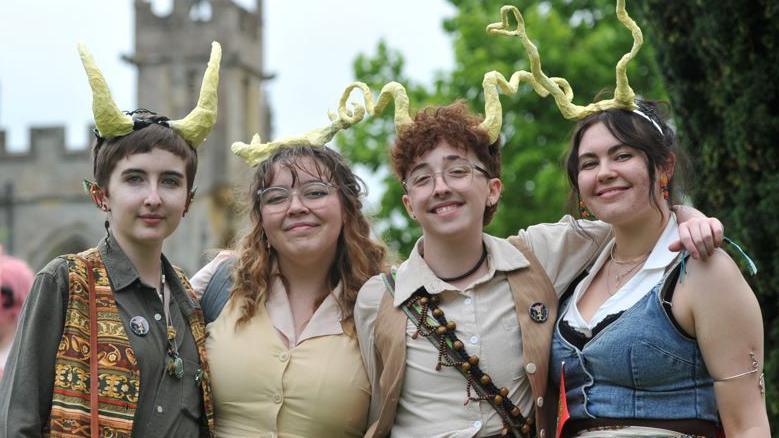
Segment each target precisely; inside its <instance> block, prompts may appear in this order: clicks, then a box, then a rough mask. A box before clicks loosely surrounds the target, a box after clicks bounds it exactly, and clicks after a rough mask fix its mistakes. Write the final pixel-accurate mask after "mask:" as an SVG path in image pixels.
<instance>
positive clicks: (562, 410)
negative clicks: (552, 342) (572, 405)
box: [555, 363, 571, 438]
mask: <svg viewBox="0 0 779 438" xmlns="http://www.w3.org/2000/svg"><path fill="white" fill-rule="evenodd" d="M559 400H560V401H559V403H558V404H557V433H556V434H555V437H556V438H560V437H561V436H562V435H563V427H565V422H566V421H568V419H569V418H571V414H570V413H569V412H568V401H567V400H566V399H565V363H563V366H562V367H561V369H560V399H559Z"/></svg>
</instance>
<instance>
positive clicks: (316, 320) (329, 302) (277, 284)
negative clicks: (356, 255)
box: [190, 251, 343, 348]
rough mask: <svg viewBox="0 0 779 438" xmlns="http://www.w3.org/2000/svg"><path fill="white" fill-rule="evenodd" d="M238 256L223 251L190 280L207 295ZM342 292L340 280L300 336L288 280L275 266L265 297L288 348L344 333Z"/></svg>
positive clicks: (268, 308) (199, 293)
mask: <svg viewBox="0 0 779 438" xmlns="http://www.w3.org/2000/svg"><path fill="white" fill-rule="evenodd" d="M234 256H235V253H234V252H233V251H221V252H220V253H219V254H217V255H216V257H214V259H213V260H211V261H210V262H209V263H207V264H206V265H205V266H203V267H202V268H201V269H200V270H199V271H198V272H197V273H196V274H195V275H194V276H192V278H191V279H190V284H191V285H192V288H193V289H194V290H195V293H196V294H197V295H198V296H201V295H203V292H204V291H205V290H206V287H207V286H208V283H209V281H211V277H213V276H214V272H216V269H217V268H218V267H219V265H221V264H222V263H224V262H225V261H226V260H227V259H229V258H231V257H234ZM341 293H342V288H341V283H340V282H339V283H338V285H337V286H336V287H335V289H333V290H332V291H331V292H330V294H329V295H328V296H327V298H325V300H324V301H323V302H322V304H321V305H320V306H319V307H318V308H317V309H316V311H315V312H314V314H313V315H312V316H311V319H310V320H309V321H308V324H306V327H305V328H304V329H303V332H301V333H300V336H299V337H296V335H295V322H294V319H293V318H292V306H290V303H289V297H288V296H287V292H286V289H285V287H284V283H283V282H282V281H281V277H280V276H279V275H278V266H274V276H273V282H272V283H271V288H270V293H269V294H268V297H267V299H266V300H265V310H266V311H267V312H268V316H269V317H270V319H271V321H272V322H273V327H274V328H275V329H276V331H277V332H278V334H279V336H281V338H282V340H283V341H284V342H285V343H286V344H287V347H288V348H292V347H294V346H296V345H298V344H299V343H301V342H303V341H305V340H306V339H311V338H315V337H318V336H330V335H340V334H343V327H342V326H341V308H340V307H339V306H338V301H337V300H338V299H340V297H341Z"/></svg>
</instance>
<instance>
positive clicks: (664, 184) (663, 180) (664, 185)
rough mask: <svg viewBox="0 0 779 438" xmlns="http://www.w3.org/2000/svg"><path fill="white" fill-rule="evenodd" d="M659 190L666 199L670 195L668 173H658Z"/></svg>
mask: <svg viewBox="0 0 779 438" xmlns="http://www.w3.org/2000/svg"><path fill="white" fill-rule="evenodd" d="M659 183H660V192H661V193H662V194H663V199H665V200H666V201H667V200H668V198H670V197H671V194H670V193H669V192H668V175H666V174H662V175H660V181H659Z"/></svg>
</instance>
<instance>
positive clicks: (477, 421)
mask: <svg viewBox="0 0 779 438" xmlns="http://www.w3.org/2000/svg"><path fill="white" fill-rule="evenodd" d="M473 428H474V429H481V421H479V420H476V421H474V422H473Z"/></svg>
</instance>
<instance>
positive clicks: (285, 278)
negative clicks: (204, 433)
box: [193, 146, 386, 436]
mask: <svg viewBox="0 0 779 438" xmlns="http://www.w3.org/2000/svg"><path fill="white" fill-rule="evenodd" d="M361 195H362V189H361V185H360V182H359V180H358V178H357V177H356V176H355V175H354V173H352V171H351V169H350V168H349V166H348V165H347V164H346V163H345V162H344V161H343V159H342V158H341V156H340V155H339V154H338V153H336V152H335V151H333V150H331V149H328V148H326V147H308V146H297V147H291V148H282V149H279V150H277V151H276V152H275V153H273V154H272V155H271V156H270V157H269V158H268V159H267V160H265V161H263V162H262V163H260V164H259V165H258V167H257V170H256V172H255V175H254V182H253V183H252V186H251V207H252V208H251V213H250V219H251V224H250V227H249V230H248V231H247V233H246V234H245V235H244V236H243V238H242V239H241V240H240V243H239V245H238V248H237V251H236V252H235V253H234V254H229V253H221V254H220V255H219V256H218V257H217V258H216V259H215V260H214V261H212V262H211V263H210V264H209V265H207V266H206V267H204V268H203V270H201V272H199V273H198V274H197V275H196V276H195V277H194V278H193V284H194V285H195V287H196V288H199V289H201V290H204V291H205V293H204V295H203V299H202V303H203V307H204V308H205V310H206V318H207V319H213V322H211V323H210V324H209V325H208V332H209V338H208V342H207V347H208V355H209V364H210V366H211V369H212V373H213V376H214V379H213V383H212V384H213V389H214V398H215V406H216V424H217V426H216V432H217V435H221V436H259V435H261V434H267V433H275V434H279V435H294V436H362V434H363V433H364V432H365V428H366V424H367V419H368V406H369V402H370V383H369V381H368V377H367V374H366V372H365V369H364V366H363V363H362V360H361V358H360V351H359V347H358V345H357V338H356V335H355V332H354V322H353V318H352V312H353V308H354V302H355V300H356V297H357V291H358V290H359V288H360V286H362V284H363V283H364V282H365V281H366V280H367V279H368V278H370V277H372V276H373V275H376V274H378V273H379V272H382V271H383V270H384V269H385V262H384V257H385V252H386V250H385V248H384V246H383V245H382V244H380V243H378V242H376V241H374V240H373V239H371V237H370V225H369V223H368V221H367V219H366V218H365V216H363V214H362V213H361V211H360V210H361V208H362V201H361ZM215 303H226V304H215ZM222 306H223V308H222ZM213 309H217V310H216V311H214V310H213ZM263 436H264V435H263Z"/></svg>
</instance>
